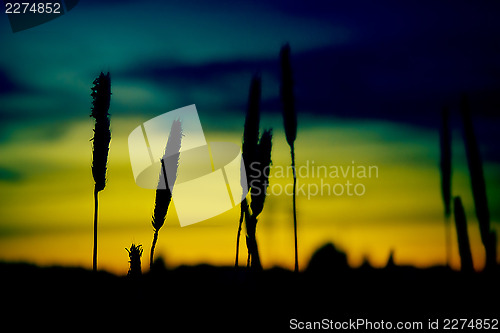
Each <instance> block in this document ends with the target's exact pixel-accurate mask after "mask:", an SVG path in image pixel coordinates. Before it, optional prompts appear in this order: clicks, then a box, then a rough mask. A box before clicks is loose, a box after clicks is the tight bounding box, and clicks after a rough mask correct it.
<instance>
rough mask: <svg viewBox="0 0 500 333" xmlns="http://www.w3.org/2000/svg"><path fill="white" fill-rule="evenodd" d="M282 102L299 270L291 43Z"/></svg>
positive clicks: (285, 55) (284, 52) (286, 49)
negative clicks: (288, 149) (289, 161)
mask: <svg viewBox="0 0 500 333" xmlns="http://www.w3.org/2000/svg"><path fill="white" fill-rule="evenodd" d="M280 62H281V94H280V95H281V103H282V105H283V123H284V127H285V135H286V141H287V142H288V145H289V146H290V155H291V159H292V163H291V165H292V170H293V198H292V203H293V234H294V245H295V267H294V271H295V272H298V271H299V259H298V246H297V208H296V198H295V197H296V188H297V175H296V172H295V147H294V144H295V139H296V138H297V113H296V110H295V99H294V93H293V74H292V65H291V61H290V45H289V44H286V45H284V46H283V47H282V48H281V52H280Z"/></svg>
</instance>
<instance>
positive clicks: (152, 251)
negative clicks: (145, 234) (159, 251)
mask: <svg viewBox="0 0 500 333" xmlns="http://www.w3.org/2000/svg"><path fill="white" fill-rule="evenodd" d="M157 241H158V230H156V229H155V233H154V235H153V244H151V254H150V256H149V269H151V268H153V259H154V255H155V247H156V242H157Z"/></svg>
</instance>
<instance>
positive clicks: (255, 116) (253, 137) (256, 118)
mask: <svg viewBox="0 0 500 333" xmlns="http://www.w3.org/2000/svg"><path fill="white" fill-rule="evenodd" d="M260 95H261V79H260V76H258V75H254V76H253V78H252V81H251V82H250V89H249V92H248V106H247V113H246V117H245V127H244V130H243V144H242V151H243V152H242V157H243V165H244V167H245V174H246V177H241V185H242V188H244V187H246V188H247V189H248V190H250V180H251V179H252V177H253V176H254V174H255V171H254V170H253V169H252V168H250V164H251V162H252V161H254V160H255V154H256V151H257V145H258V143H259V123H260ZM240 207H241V211H240V220H239V224H238V232H237V236H236V259H235V261H234V265H235V267H238V259H239V249H240V235H241V226H242V224H243V219H244V217H245V214H247V212H248V202H247V199H246V196H245V197H243V198H242V201H241V206H240Z"/></svg>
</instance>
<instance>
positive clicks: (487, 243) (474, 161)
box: [461, 96, 496, 270]
mask: <svg viewBox="0 0 500 333" xmlns="http://www.w3.org/2000/svg"><path fill="white" fill-rule="evenodd" d="M461 109H462V120H463V125H464V142H465V151H466V154H467V164H468V166H469V174H470V180H471V186H472V196H473V198H474V206H475V208H476V216H477V219H478V222H479V231H480V234H481V241H482V243H483V246H484V249H485V252H486V265H485V268H486V269H488V270H490V269H493V268H494V267H495V266H496V233H495V231H494V230H490V211H489V208H488V198H487V196H486V183H485V180H484V173H483V162H482V159H481V154H480V152H479V147H478V144H477V139H476V134H475V132H474V126H473V124H472V118H471V115H470V108H469V102H468V100H467V97H466V96H463V97H462V104H461Z"/></svg>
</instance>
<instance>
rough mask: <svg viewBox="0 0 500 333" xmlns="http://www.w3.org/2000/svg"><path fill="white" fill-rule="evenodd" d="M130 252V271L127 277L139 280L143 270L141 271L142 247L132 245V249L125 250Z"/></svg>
mask: <svg viewBox="0 0 500 333" xmlns="http://www.w3.org/2000/svg"><path fill="white" fill-rule="evenodd" d="M125 250H127V252H128V256H129V258H130V260H129V264H130V267H129V269H128V274H127V276H129V277H131V278H137V277H139V276H141V275H142V269H141V257H142V251H143V249H142V245H141V244H139V245H135V244H134V243H132V245H131V246H130V249H127V248H125Z"/></svg>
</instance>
